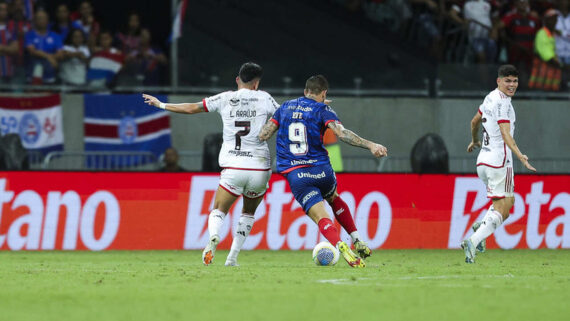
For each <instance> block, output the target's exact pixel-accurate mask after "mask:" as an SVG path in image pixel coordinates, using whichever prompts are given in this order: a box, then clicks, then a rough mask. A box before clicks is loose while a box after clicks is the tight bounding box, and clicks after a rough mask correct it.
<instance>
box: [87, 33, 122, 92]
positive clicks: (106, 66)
mask: <svg viewBox="0 0 570 321" xmlns="http://www.w3.org/2000/svg"><path fill="white" fill-rule="evenodd" d="M123 61H124V55H123V54H122V52H121V51H120V50H118V49H117V48H114V47H113V36H112V35H111V31H109V30H103V31H101V33H100V34H99V43H98V46H97V47H96V48H95V51H93V52H92V57H91V61H90V62H89V68H88V70H87V81H88V82H89V85H90V86H92V87H105V86H110V85H112V84H113V82H114V80H115V76H116V75H117V73H119V71H120V70H121V68H122V67H123Z"/></svg>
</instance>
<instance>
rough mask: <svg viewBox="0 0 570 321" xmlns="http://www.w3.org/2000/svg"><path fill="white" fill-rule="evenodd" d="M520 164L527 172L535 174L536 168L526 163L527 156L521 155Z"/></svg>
mask: <svg viewBox="0 0 570 321" xmlns="http://www.w3.org/2000/svg"><path fill="white" fill-rule="evenodd" d="M521 163H523V165H524V167H526V168H527V169H528V170H529V171H533V172H536V168H534V167H532V165H531V164H530V163H529V162H528V156H526V155H522V157H521Z"/></svg>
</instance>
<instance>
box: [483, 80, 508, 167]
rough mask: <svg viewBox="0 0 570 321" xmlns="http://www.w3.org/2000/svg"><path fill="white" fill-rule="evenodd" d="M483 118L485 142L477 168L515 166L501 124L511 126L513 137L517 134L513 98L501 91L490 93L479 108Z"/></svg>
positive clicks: (496, 90)
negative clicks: (500, 127)
mask: <svg viewBox="0 0 570 321" xmlns="http://www.w3.org/2000/svg"><path fill="white" fill-rule="evenodd" d="M479 113H480V114H481V116H482V124H483V140H482V141H481V151H480V152H479V156H478V157H477V166H479V165H484V166H489V167H493V168H502V167H504V166H507V167H512V166H513V156H512V152H511V149H510V148H509V147H508V146H507V144H505V141H504V140H503V136H502V135H501V130H500V129H499V124H500V123H510V124H511V136H513V137H514V133H515V120H516V117H515V109H514V108H513V105H512V104H511V97H509V96H507V95H505V94H504V93H502V92H501V91H500V90H499V89H495V90H493V91H492V92H490V93H489V94H488V95H487V97H485V100H484V101H483V103H482V104H481V106H479Z"/></svg>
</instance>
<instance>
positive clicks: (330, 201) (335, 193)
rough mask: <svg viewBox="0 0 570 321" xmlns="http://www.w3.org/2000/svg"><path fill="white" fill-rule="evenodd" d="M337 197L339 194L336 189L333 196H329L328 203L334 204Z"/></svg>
mask: <svg viewBox="0 0 570 321" xmlns="http://www.w3.org/2000/svg"><path fill="white" fill-rule="evenodd" d="M337 197H339V195H338V193H337V192H336V191H334V193H333V194H332V195H331V196H329V197H327V203H329V205H332V203H333V202H334V200H335V199H336V198H337Z"/></svg>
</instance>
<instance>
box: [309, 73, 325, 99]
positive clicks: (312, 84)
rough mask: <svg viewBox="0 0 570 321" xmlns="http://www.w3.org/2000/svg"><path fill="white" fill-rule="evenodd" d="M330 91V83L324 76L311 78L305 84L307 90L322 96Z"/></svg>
mask: <svg viewBox="0 0 570 321" xmlns="http://www.w3.org/2000/svg"><path fill="white" fill-rule="evenodd" d="M328 89H329V82H328V81H327V78H325V76H323V75H316V76H311V77H310V78H309V79H307V82H306V83H305V90H307V91H308V92H311V93H313V94H320V93H322V92H323V91H324V90H328Z"/></svg>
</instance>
